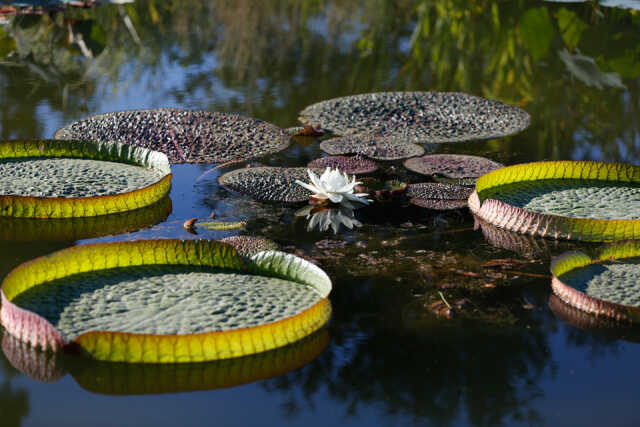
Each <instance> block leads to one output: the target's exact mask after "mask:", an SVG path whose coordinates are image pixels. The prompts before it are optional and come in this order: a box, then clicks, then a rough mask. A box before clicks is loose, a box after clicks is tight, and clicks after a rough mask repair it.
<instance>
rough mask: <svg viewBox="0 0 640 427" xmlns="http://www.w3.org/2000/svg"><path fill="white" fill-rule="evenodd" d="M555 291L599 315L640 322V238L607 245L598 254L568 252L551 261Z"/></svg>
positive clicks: (575, 305)
mask: <svg viewBox="0 0 640 427" xmlns="http://www.w3.org/2000/svg"><path fill="white" fill-rule="evenodd" d="M551 272H552V273H553V281H552V288H553V291H554V293H555V294H556V295H557V296H558V298H560V299H561V300H563V301H564V302H565V303H567V304H569V305H571V306H573V307H576V308H577V309H579V310H583V311H586V312H589V313H593V314H596V315H598V316H604V317H609V318H613V319H615V320H618V321H625V322H629V323H637V322H640V242H637V241H630V242H626V243H620V244H617V245H612V246H607V247H604V248H603V249H601V250H600V251H598V253H597V254H596V255H595V256H594V257H589V256H588V255H586V254H585V253H583V252H566V253H564V254H562V255H560V256H559V257H557V258H555V259H554V260H553V261H552V263H551Z"/></svg>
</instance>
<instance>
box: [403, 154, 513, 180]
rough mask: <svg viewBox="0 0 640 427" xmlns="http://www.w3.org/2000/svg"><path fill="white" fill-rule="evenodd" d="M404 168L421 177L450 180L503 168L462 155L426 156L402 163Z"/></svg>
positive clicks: (496, 164) (471, 176)
mask: <svg viewBox="0 0 640 427" xmlns="http://www.w3.org/2000/svg"><path fill="white" fill-rule="evenodd" d="M404 167H405V168H407V169H409V170H410V171H413V172H416V173H419V174H421V175H427V176H432V175H439V176H443V177H445V178H450V179H464V178H478V177H480V176H482V175H484V174H486V173H488V172H491V171H492V170H495V169H499V168H502V167H504V165H503V164H502V163H498V162H494V161H493V160H490V159H487V158H484V157H479V156H468V155H464V154H428V155H426V156H422V157H414V158H412V159H408V160H406V161H405V162H404Z"/></svg>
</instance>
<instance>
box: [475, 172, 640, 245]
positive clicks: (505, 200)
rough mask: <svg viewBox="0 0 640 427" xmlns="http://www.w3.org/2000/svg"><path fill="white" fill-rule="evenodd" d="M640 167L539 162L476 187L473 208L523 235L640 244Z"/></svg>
mask: <svg viewBox="0 0 640 427" xmlns="http://www.w3.org/2000/svg"><path fill="white" fill-rule="evenodd" d="M639 195H640V167H638V166H634V165H626V164H615V163H604V162H575V161H558V162H536V163H525V164H521V165H514V166H508V167H506V168H502V169H498V170H494V171H493V172H490V173H488V174H486V175H484V176H482V177H481V178H479V179H478V181H477V183H476V189H475V191H474V192H473V194H471V196H470V197H469V208H470V209H471V211H472V212H473V213H474V214H475V215H477V216H478V217H479V218H481V219H482V220H484V221H486V222H489V223H491V224H494V225H496V226H498V227H501V228H504V229H507V230H510V231H515V232H518V233H524V234H531V235H535V236H542V237H552V238H555V239H568V240H583V241H615V240H625V239H633V238H636V239H637V238H640V198H639V197H638V196H639Z"/></svg>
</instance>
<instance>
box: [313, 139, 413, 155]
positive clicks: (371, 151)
mask: <svg viewBox="0 0 640 427" xmlns="http://www.w3.org/2000/svg"><path fill="white" fill-rule="evenodd" d="M320 149H321V150H322V151H324V152H325V153H327V154H330V155H332V156H335V155H339V154H360V155H363V156H366V157H369V158H370V159H374V160H399V159H406V158H408V157H414V156H421V155H423V154H424V147H421V146H420V145H416V144H412V143H410V142H406V141H404V140H401V139H394V138H381V137H372V136H366V135H357V136H349V137H341V138H332V139H328V140H326V141H322V142H321V143H320Z"/></svg>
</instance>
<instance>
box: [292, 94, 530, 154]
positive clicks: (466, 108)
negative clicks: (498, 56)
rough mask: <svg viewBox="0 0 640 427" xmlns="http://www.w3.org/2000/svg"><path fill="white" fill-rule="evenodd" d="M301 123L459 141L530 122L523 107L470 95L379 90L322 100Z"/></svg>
mask: <svg viewBox="0 0 640 427" xmlns="http://www.w3.org/2000/svg"><path fill="white" fill-rule="evenodd" d="M299 119H300V121H301V122H303V123H305V124H312V123H313V124H316V123H317V124H319V125H320V126H321V127H322V128H323V129H327V130H329V131H331V132H334V133H336V134H338V135H343V136H354V135H358V134H372V135H373V134H375V135H377V136H384V137H394V138H402V139H404V140H408V141H412V142H428V143H441V142H460V141H471V140H481V139H489V138H498V137H501V136H506V135H510V134H513V133H516V132H519V131H521V130H523V129H525V128H527V127H528V126H529V121H530V117H529V114H527V113H526V112H525V111H523V110H521V109H520V108H517V107H514V106H511V105H507V104H504V103H502V102H498V101H493V100H489V99H484V98H479V97H477V96H472V95H468V94H465V93H447V92H380V93H365V94H360V95H353V96H346V97H342V98H334V99H330V100H327V101H322V102H319V103H317V104H313V105H310V106H308V107H306V108H305V109H304V110H303V111H302V112H300V117H299Z"/></svg>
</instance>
